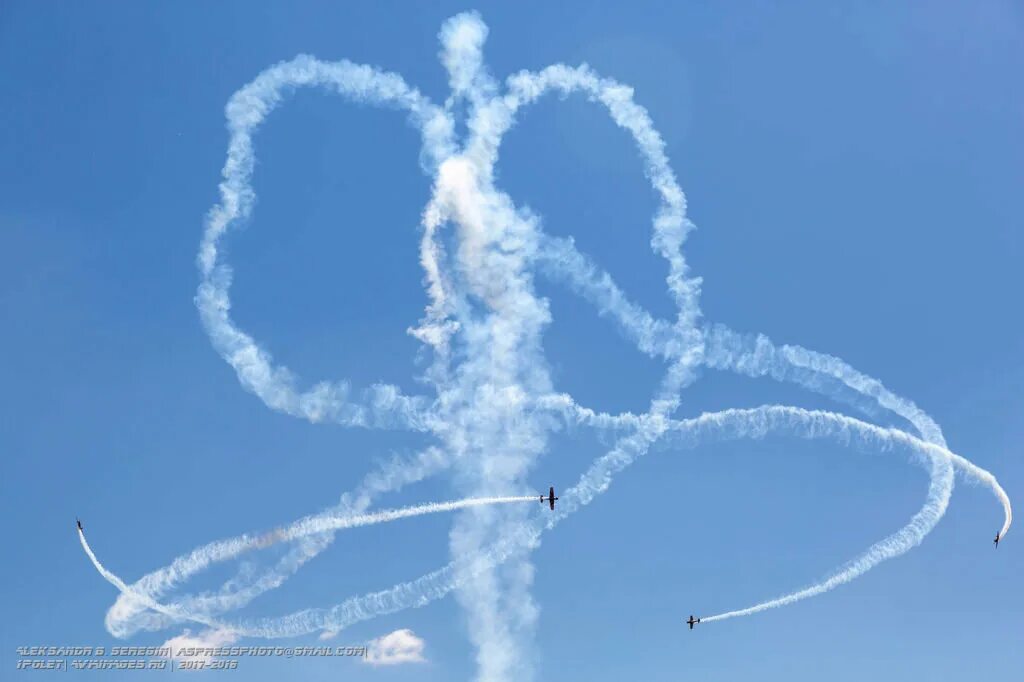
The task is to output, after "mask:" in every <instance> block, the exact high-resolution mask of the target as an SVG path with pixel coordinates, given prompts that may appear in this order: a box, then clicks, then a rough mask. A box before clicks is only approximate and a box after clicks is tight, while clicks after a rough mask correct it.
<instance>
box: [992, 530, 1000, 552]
mask: <svg viewBox="0 0 1024 682" xmlns="http://www.w3.org/2000/svg"><path fill="white" fill-rule="evenodd" d="M992 542H994V543H995V544H996V549H999V533H996V539H995V540H993V541H992Z"/></svg>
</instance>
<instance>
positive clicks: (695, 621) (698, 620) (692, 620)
mask: <svg viewBox="0 0 1024 682" xmlns="http://www.w3.org/2000/svg"><path fill="white" fill-rule="evenodd" d="M683 622H684V623H689V624H690V629H691V630H692V629H693V626H694V625H696V624H697V623H699V622H700V618H698V619H696V620H694V618H693V614H692V613H691V614H690V620H684V621H683Z"/></svg>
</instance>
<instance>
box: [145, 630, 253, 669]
mask: <svg viewBox="0 0 1024 682" xmlns="http://www.w3.org/2000/svg"><path fill="white" fill-rule="evenodd" d="M237 641H238V635H236V634H235V633H233V632H231V631H230V630H203V631H202V632H200V633H199V634H196V635H193V634H192V631H191V630H185V631H184V632H183V633H181V634H180V635H178V636H177V637H171V638H170V639H169V640H167V641H166V642H164V643H163V645H162V646H165V647H169V648H170V650H171V658H175V659H179V660H189V661H205V662H207V663H209V662H210V661H212V660H213V659H214V656H212V655H209V654H206V653H205V652H199V651H197V652H195V653H194V655H192V656H186V655H185V652H186V651H187V650H189V649H210V648H214V647H219V646H227V645H229V644H234V643H235V642H237ZM179 654H180V655H179Z"/></svg>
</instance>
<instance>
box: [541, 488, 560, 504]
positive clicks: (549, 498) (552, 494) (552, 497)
mask: <svg viewBox="0 0 1024 682" xmlns="http://www.w3.org/2000/svg"><path fill="white" fill-rule="evenodd" d="M557 499H558V498H557V497H555V486H551V487H550V488H548V496H547V497H544V496H543V495H541V496H540V501H541V502H547V503H548V504H549V505H551V509H554V508H555V500H557Z"/></svg>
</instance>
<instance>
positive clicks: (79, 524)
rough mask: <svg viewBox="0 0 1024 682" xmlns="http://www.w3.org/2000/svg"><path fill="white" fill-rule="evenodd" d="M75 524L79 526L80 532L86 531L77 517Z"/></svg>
mask: <svg viewBox="0 0 1024 682" xmlns="http://www.w3.org/2000/svg"><path fill="white" fill-rule="evenodd" d="M75 523H77V524H78V530H85V529H84V528H82V522H81V521H79V520H78V517H77V516H76V517H75Z"/></svg>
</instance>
